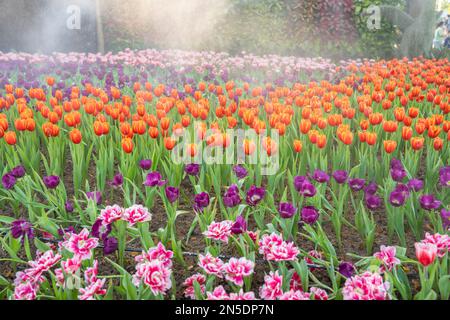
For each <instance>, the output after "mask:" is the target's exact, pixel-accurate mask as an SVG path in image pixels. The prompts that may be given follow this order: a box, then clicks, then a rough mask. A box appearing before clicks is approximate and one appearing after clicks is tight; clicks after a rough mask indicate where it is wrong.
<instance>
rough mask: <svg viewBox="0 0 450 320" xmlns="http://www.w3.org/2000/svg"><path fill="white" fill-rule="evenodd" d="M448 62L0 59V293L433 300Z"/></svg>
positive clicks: (442, 201)
mask: <svg viewBox="0 0 450 320" xmlns="http://www.w3.org/2000/svg"><path fill="white" fill-rule="evenodd" d="M449 71H450V68H449V65H448V61H447V60H425V59H415V60H411V61H408V60H392V61H343V62H342V63H341V65H339V66H335V65H333V64H331V63H330V62H329V61H327V60H323V59H300V58H294V57H278V56H266V57H257V56H253V55H250V54H243V55H241V56H238V57H232V56H228V55H226V54H221V53H212V52H211V53H210V52H202V53H196V52H182V51H161V52H160V51H156V50H146V51H139V52H133V51H125V52H121V53H119V54H117V55H112V54H107V55H104V56H102V55H85V54H75V53H73V54H54V55H52V56H43V55H28V54H21V53H14V54H12V53H11V54H2V55H0V84H1V86H0V160H1V161H0V173H1V175H2V185H1V187H0V210H1V215H0V240H1V248H2V249H1V251H0V269H1V270H2V271H1V274H0V297H1V298H4V299H117V298H120V299H181V298H191V299H210V300H219V299H228V300H252V299H268V300H275V299H280V300H311V299H314V300H328V299H347V300H375V299H376V300H387V299H412V298H414V297H416V298H418V299H448V298H449V294H450V284H449V283H450V282H449V266H448V259H449V253H448V251H449V246H450V238H449V235H448V231H449V226H450V214H449V207H448V205H449V194H450V193H449V192H448V190H449V189H448V188H449V186H450V166H449V160H448V159H450V148H448V141H449V140H450V121H449V118H448V113H449V111H450V107H449V104H448V98H449V87H450V82H449V80H448V78H449V77H448V74H449ZM242 132H244V133H245V134H244V135H242V134H241V133H242ZM188 136H189V137H190V138H191V139H192V140H189V141H188V140H186V139H187V137H188ZM229 151H233V152H232V155H233V157H232V158H231V160H230V159H228V158H224V157H221V156H220V155H221V154H222V152H224V153H225V154H226V155H228V153H227V152H229ZM178 153H179V154H180V155H182V157H181V161H180V158H176V157H175V155H176V154H178ZM236 155H237V158H236V157H235V156H236ZM212 160H214V161H212Z"/></svg>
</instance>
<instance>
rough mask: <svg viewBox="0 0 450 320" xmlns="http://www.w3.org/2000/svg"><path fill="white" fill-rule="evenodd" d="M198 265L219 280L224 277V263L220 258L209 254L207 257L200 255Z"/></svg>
mask: <svg viewBox="0 0 450 320" xmlns="http://www.w3.org/2000/svg"><path fill="white" fill-rule="evenodd" d="M198 265H199V266H200V267H201V268H202V269H203V271H205V272H206V273H207V274H211V275H214V276H216V277H219V278H222V277H223V265H224V263H223V261H222V260H221V259H220V258H218V257H214V256H212V255H211V254H210V253H209V252H208V253H207V254H206V255H202V254H200V255H199V256H198Z"/></svg>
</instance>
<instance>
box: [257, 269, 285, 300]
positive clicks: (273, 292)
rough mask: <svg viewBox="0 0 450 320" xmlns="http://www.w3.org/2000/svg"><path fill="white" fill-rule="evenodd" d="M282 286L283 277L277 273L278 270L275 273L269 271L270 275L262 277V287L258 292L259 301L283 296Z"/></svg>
mask: <svg viewBox="0 0 450 320" xmlns="http://www.w3.org/2000/svg"><path fill="white" fill-rule="evenodd" d="M282 285H283V276H282V275H280V274H279V273H278V270H277V271H275V272H273V271H270V273H269V274H268V275H266V276H265V277H264V285H263V286H262V287H261V289H260V290H259V295H260V296H261V299H264V300H276V299H278V298H279V297H281V295H282V294H283V290H282Z"/></svg>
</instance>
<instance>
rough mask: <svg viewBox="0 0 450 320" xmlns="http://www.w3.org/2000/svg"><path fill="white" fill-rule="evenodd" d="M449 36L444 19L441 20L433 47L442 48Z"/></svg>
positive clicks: (435, 33)
mask: <svg viewBox="0 0 450 320" xmlns="http://www.w3.org/2000/svg"><path fill="white" fill-rule="evenodd" d="M446 38H447V28H446V27H445V26H444V21H440V22H439V23H438V25H437V29H436V31H435V32H434V40H433V48H435V49H438V50H440V49H442V48H443V46H444V42H445V39H446Z"/></svg>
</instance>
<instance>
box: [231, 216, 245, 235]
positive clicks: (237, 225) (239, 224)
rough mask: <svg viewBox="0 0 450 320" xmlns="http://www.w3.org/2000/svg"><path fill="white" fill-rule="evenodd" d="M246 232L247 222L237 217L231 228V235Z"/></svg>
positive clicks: (241, 217)
mask: <svg viewBox="0 0 450 320" xmlns="http://www.w3.org/2000/svg"><path fill="white" fill-rule="evenodd" d="M245 231H247V221H245V219H244V217H243V216H238V217H237V218H236V221H235V222H234V224H233V226H232V227H231V233H233V234H241V233H244V232H245Z"/></svg>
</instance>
